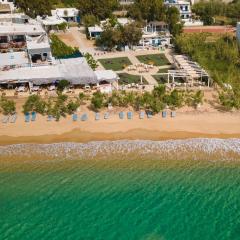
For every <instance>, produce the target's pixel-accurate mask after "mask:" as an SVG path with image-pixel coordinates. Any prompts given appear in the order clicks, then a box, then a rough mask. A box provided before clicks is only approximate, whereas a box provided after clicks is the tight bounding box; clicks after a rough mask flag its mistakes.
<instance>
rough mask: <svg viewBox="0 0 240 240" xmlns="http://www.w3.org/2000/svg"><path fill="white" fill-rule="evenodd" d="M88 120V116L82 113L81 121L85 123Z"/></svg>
mask: <svg viewBox="0 0 240 240" xmlns="http://www.w3.org/2000/svg"><path fill="white" fill-rule="evenodd" d="M87 120H88V115H87V114H86V113H84V114H83V115H82V116H81V121H83V122H85V121H87Z"/></svg>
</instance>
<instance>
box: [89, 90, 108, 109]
mask: <svg viewBox="0 0 240 240" xmlns="http://www.w3.org/2000/svg"><path fill="white" fill-rule="evenodd" d="M104 106H105V95H104V94H102V93H101V92H100V91H98V92H95V93H94V94H93V96H92V99H91V108H92V109H93V110H95V111H98V110H100V109H101V108H103V107H104Z"/></svg>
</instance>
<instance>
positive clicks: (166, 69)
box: [158, 68, 174, 73]
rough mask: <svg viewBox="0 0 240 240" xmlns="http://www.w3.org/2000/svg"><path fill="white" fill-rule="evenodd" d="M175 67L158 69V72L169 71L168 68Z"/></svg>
mask: <svg viewBox="0 0 240 240" xmlns="http://www.w3.org/2000/svg"><path fill="white" fill-rule="evenodd" d="M173 69H174V68H161V69H159V70H158V73H168V70H173Z"/></svg>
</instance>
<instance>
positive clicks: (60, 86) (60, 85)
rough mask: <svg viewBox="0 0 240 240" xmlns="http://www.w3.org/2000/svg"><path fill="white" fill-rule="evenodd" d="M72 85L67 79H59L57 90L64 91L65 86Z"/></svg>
mask: <svg viewBox="0 0 240 240" xmlns="http://www.w3.org/2000/svg"><path fill="white" fill-rule="evenodd" d="M69 85H70V83H69V81H67V80H61V81H59V83H58V85H57V90H58V91H60V92H62V91H63V90H64V89H65V88H67V87H68V86H69Z"/></svg>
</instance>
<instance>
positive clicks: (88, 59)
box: [84, 53, 98, 70]
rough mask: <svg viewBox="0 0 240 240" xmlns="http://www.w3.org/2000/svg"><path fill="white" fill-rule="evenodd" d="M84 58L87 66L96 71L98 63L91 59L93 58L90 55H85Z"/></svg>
mask: <svg viewBox="0 0 240 240" xmlns="http://www.w3.org/2000/svg"><path fill="white" fill-rule="evenodd" d="M84 57H85V58H86V60H87V63H88V65H89V66H90V67H91V68H92V69H93V70H96V68H97V67H98V61H97V60H95V59H94V58H93V56H92V55H91V54H90V53H85V54H84Z"/></svg>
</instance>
